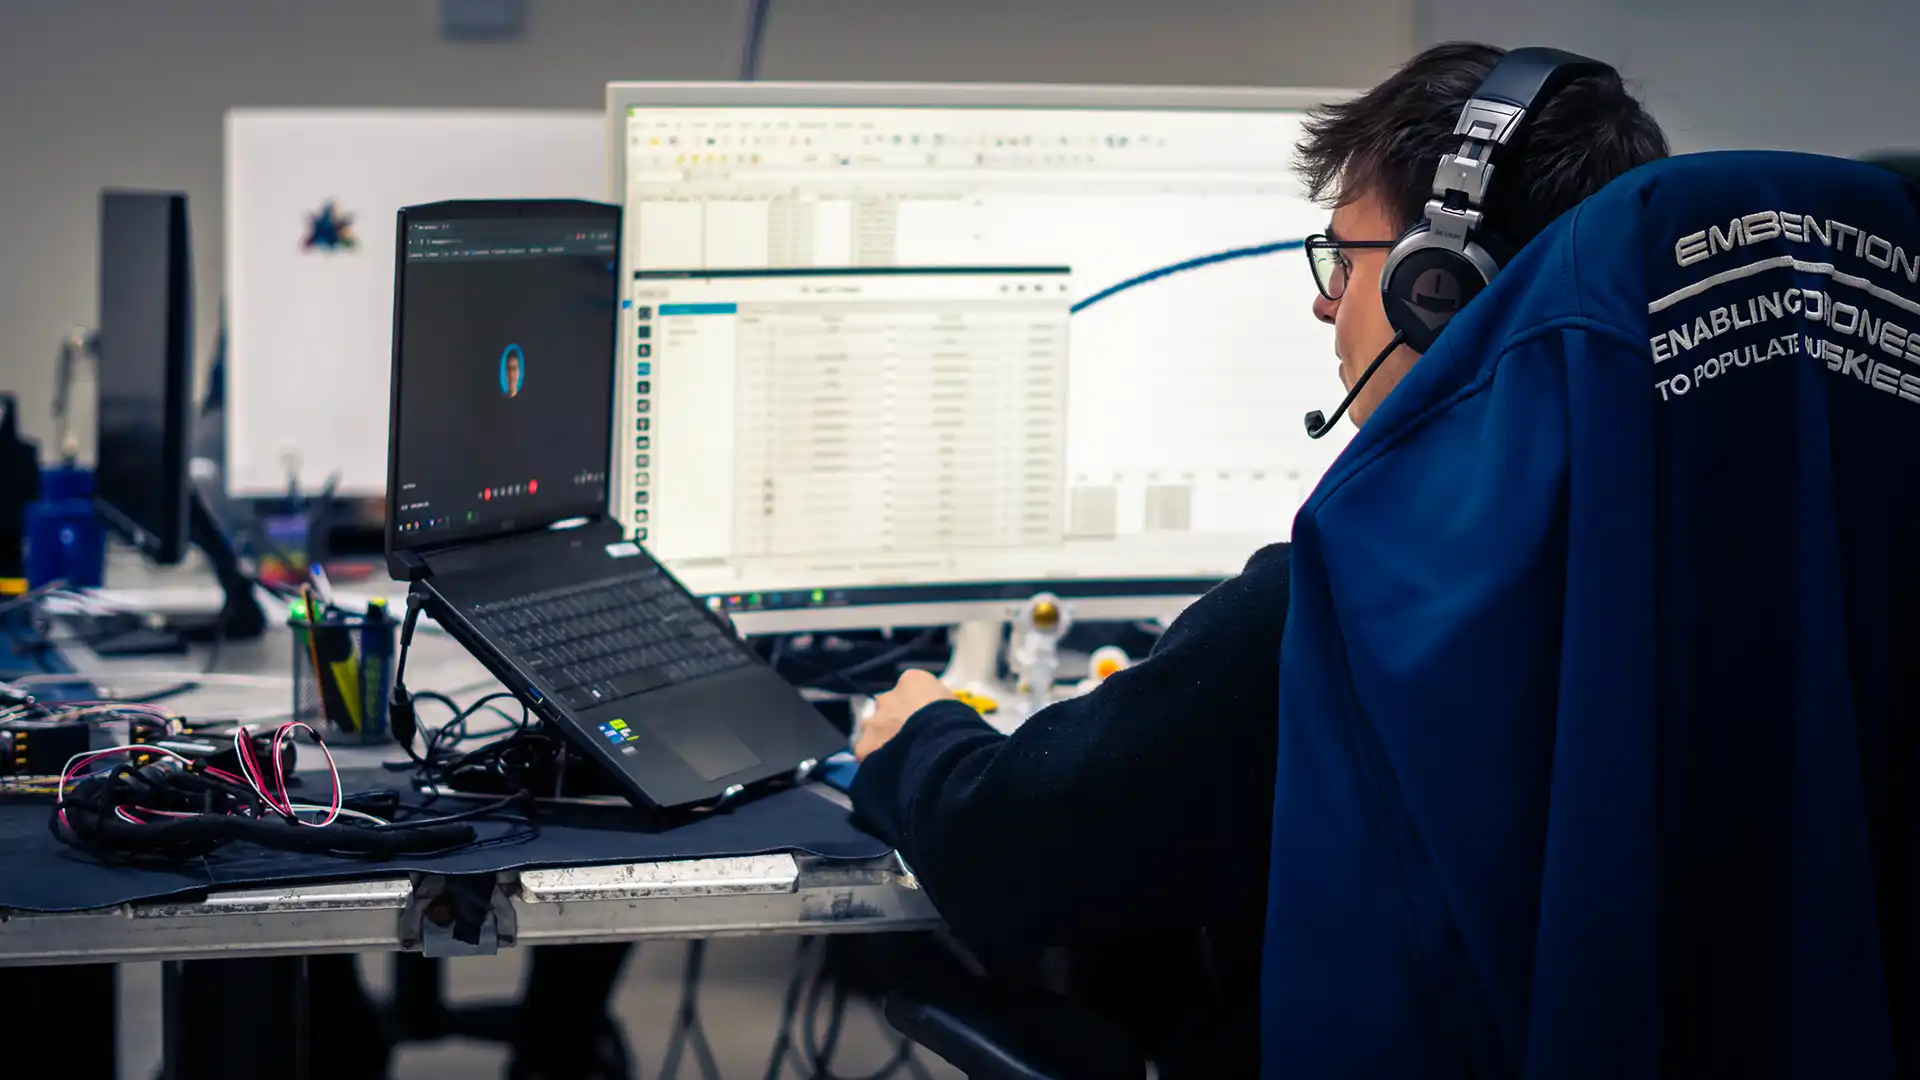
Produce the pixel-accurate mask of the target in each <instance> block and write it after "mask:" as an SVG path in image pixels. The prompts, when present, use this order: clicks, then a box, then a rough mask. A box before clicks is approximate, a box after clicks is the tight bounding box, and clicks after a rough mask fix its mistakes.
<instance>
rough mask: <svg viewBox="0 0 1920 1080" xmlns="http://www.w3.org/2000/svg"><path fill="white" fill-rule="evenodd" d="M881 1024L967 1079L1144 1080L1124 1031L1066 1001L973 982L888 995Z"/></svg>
mask: <svg viewBox="0 0 1920 1080" xmlns="http://www.w3.org/2000/svg"><path fill="white" fill-rule="evenodd" d="M885 1011H886V1017H887V1023H889V1024H891V1025H893V1029H894V1030H895V1031H898V1032H899V1033H900V1034H902V1035H904V1036H906V1037H907V1038H909V1039H911V1040H913V1041H914V1042H916V1043H918V1044H920V1046H921V1047H923V1048H925V1049H926V1050H928V1051H930V1052H932V1053H933V1054H935V1055H938V1056H939V1057H940V1058H942V1059H944V1060H945V1061H946V1062H947V1064H949V1065H952V1066H953V1067H954V1068H956V1069H959V1070H960V1071H961V1072H962V1073H964V1074H965V1075H966V1076H967V1080H1145V1077H1146V1074H1147V1069H1146V1059H1145V1058H1144V1057H1143V1056H1142V1055H1141V1053H1140V1051H1139V1050H1138V1048H1136V1047H1135V1046H1134V1044H1133V1042H1132V1040H1131V1039H1130V1038H1129V1037H1128V1036H1127V1034H1126V1032H1124V1031H1122V1030H1120V1028H1119V1027H1118V1026H1117V1025H1115V1024H1114V1023H1113V1022H1111V1021H1109V1020H1107V1019H1106V1018H1104V1017H1102V1016H1100V1015H1099V1014H1098V1013H1095V1012H1093V1011H1092V1010H1091V1009H1087V1008H1084V1007H1082V1006H1080V1005H1077V1004H1075V1003H1074V1002H1072V1001H1070V1000H1068V999H1067V998H1066V997H1065V996H1063V995H1060V994H1055V993H1051V992H1049V991H1045V990H1037V989H1033V988H1031V987H1026V986H1020V985H1017V984H1014V983H1009V982H1004V981H999V980H994V979H987V978H978V979H972V980H970V981H959V982H950V983H946V984H944V985H942V986H940V987H938V988H930V987H921V988H916V989H915V990H913V991H896V992H895V993H893V994H890V995H888V997H887V999H886V1005H885Z"/></svg>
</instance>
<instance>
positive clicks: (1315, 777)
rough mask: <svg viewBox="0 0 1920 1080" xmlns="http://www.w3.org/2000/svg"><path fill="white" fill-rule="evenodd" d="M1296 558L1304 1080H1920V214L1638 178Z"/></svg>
mask: <svg viewBox="0 0 1920 1080" xmlns="http://www.w3.org/2000/svg"><path fill="white" fill-rule="evenodd" d="M1293 539H1294V548H1293V556H1292V558H1293V567H1292V590H1293V599H1292V606H1291V610H1290V614H1289V617H1288V622H1287V627H1286V632H1285V636H1284V639H1283V644H1282V646H1281V665H1280V671H1281V675H1280V715H1279V721H1280V723H1279V760H1278V774H1277V785H1276V796H1275V804H1274V823H1273V850H1272V862H1271V867H1270V874H1271V880H1270V885H1269V893H1268V897H1269V900H1268V904H1269V908H1268V922H1267V928H1266V935H1265V944H1264V948H1265V955H1264V960H1263V967H1262V1031H1261V1037H1262V1056H1263V1059H1264V1073H1265V1075H1266V1076H1268V1077H1272V1078H1275V1080H1279V1078H1283V1077H1284V1078H1287V1080H1321V1078H1328V1080H1331V1078H1339V1080H1358V1078H1368V1077H1393V1078H1396V1080H1398V1078H1413V1077H1467V1076H1471V1077H1528V1078H1541V1080H1546V1078H1554V1080H1562V1078H1578V1077H1594V1078H1605V1080H1629V1078H1638V1077H1655V1076H1667V1077H1685V1078H1693V1077H1719V1076H1726V1077H1739V1078H1741V1080H1764V1078H1769V1077H1794V1078H1800V1077H1808V1078H1814V1077H1818V1078H1828V1077H1833V1078H1838V1077H1849V1078H1881V1077H1896V1076H1898V1077H1915V1076H1920V1047H1917V1046H1916V1035H1915V1027H1916V1021H1915V1015H1916V1011H1920V941H1917V940H1916V936H1915V924H1916V918H1915V912H1916V906H1920V891H1916V880H1915V876H1916V865H1917V864H1920V858H1917V857H1916V856H1917V854H1920V829H1916V816H1917V814H1916V798H1915V784H1916V777H1915V773H1916V764H1917V763H1920V750H1917V749H1916V747H1920V739H1916V728H1920V191H1917V190H1916V188H1915V187H1914V186H1913V185H1911V184H1909V183H1908V182H1906V181H1904V180H1902V179H1900V178H1898V177H1896V176H1894V175H1892V174H1891V173H1888V172H1884V171H1881V170H1879V169H1877V168H1875V167H1873V166H1869V165H1864V164H1859V163H1853V162H1846V161H1840V160H1835V159H1830V158H1822V157H1814V156H1806V155H1797V154H1781V153H1715V154H1701V155H1693V156H1687V157H1680V158H1674V159H1670V160H1667V161H1663V162H1659V163H1656V164H1654V165H1651V166H1648V167H1645V168H1642V169H1639V170H1637V171H1635V172H1633V173H1631V174H1629V175H1628V176H1626V177H1623V178H1622V179H1620V180H1619V181H1617V182H1615V183H1614V184H1612V185H1610V186H1609V187H1608V188H1607V189H1605V190H1604V191H1602V192H1601V193H1599V194H1598V195H1596V196H1594V197H1593V198H1591V199H1589V200H1587V201H1586V202H1585V203H1584V204H1582V205H1581V206H1580V207H1578V208H1577V209H1576V210H1574V211H1573V212H1572V213H1570V214H1569V215H1567V216H1566V217H1565V218H1563V219H1562V220H1560V221H1559V222H1557V223H1556V224H1555V225H1554V226H1553V227H1552V228H1551V229H1549V230H1548V231H1547V232H1546V233H1545V234H1543V235H1542V236H1540V237H1538V238H1536V239H1535V240H1534V241H1533V242H1532V243H1531V244H1529V245H1528V246H1527V247H1526V248H1525V249H1524V250H1523V251H1522V252H1521V254H1520V256H1519V257H1518V258H1517V259H1516V260H1515V261H1514V262H1513V263H1512V264H1511V265H1509V266H1508V267H1507V269H1506V270H1505V271H1504V272H1503V273H1502V274H1501V276H1500V277H1499V278H1498V279H1497V280H1496V281H1495V282H1494V284H1493V286H1492V287H1491V288H1490V289H1489V290H1488V291H1487V292H1486V293H1484V294H1483V295H1482V296H1481V297H1480V298H1479V299H1477V300H1476V301H1475V302H1474V303H1473V304H1472V305H1471V306H1470V307H1469V308H1468V309H1467V311H1465V312H1464V313H1462V314H1461V315H1460V316H1459V317H1458V318H1457V319H1456V320H1455V322H1454V323H1453V325H1451V326H1450V327H1449V328H1448V330H1447V332H1446V333H1445V334H1444V335H1443V336H1442V337H1441V339H1440V341H1439V342H1438V343H1437V344H1436V345H1435V347H1434V348H1433V350H1432V351H1431V352H1429V353H1428V354H1427V355H1425V356H1424V357H1422V358H1421V359H1420V361H1419V362H1418V363H1417V364H1416V365H1415V366H1414V368H1413V370H1412V371H1411V373H1409V374H1408V376H1407V377H1406V378H1405V379H1404V380H1403V381H1402V382H1401V383H1400V385H1399V386H1398V387H1397V388H1395V390H1394V391H1393V393H1392V394H1391V395H1389V396H1388V398H1387V399H1386V401H1385V402H1384V403H1383V405H1382V406H1381V407H1380V409H1379V410H1378V411H1377V412H1376V413H1375V414H1374V415H1373V416H1372V417H1371V418H1370V419H1369V420H1368V422H1367V424H1366V426H1365V427H1364V428H1362V429H1361V431H1360V432H1359V434H1358V435H1357V436H1356V437H1355V438H1354V440H1353V441H1352V443H1351V444H1350V445H1349V446H1348V447H1347V449H1346V451H1345V452H1344V453H1343V454H1342V455H1341V457H1340V459H1339V460H1338V461H1337V462H1336V463H1335V464H1334V466H1333V467H1332V468H1331V469H1330V470H1329V471H1328V473H1327V475H1326V476H1325V478H1324V479H1323V480H1322V482H1321V483H1320V485H1319V487H1318V488H1317V489H1316V491H1315V492H1314V494H1313V495H1312V497H1311V498H1310V499H1309V500H1308V502H1307V503H1306V505H1305V506H1304V507H1303V508H1302V510H1301V511H1300V514H1299V517H1298V519H1297V520H1296V522H1295V524H1294V530H1293Z"/></svg>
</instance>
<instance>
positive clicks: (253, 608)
mask: <svg viewBox="0 0 1920 1080" xmlns="http://www.w3.org/2000/svg"><path fill="white" fill-rule="evenodd" d="M187 539H188V541H189V542H190V543H192V544H193V546H194V547H197V548H199V549H200V552H201V554H203V555H205V556H206V557H207V565H208V566H210V567H212V568H213V576H214V580H216V581H218V582H219V583H220V597H221V600H220V613H219V614H218V615H215V616H214V617H213V618H212V619H211V620H210V621H208V622H206V623H205V624H204V625H197V626H186V627H180V628H178V629H179V632H180V634H181V635H182V636H183V637H185V638H187V639H188V640H190V641H214V640H217V639H219V640H226V641H251V640H253V639H254V638H257V637H259V636H260V635H261V634H263V633H265V632H266V629H267V613H266V612H265V611H263V610H261V607H260V600H259V598H258V597H256V596H255V595H254V592H253V579H252V578H250V577H248V576H247V575H246V573H245V571H243V570H241V569H240V555H239V553H238V552H236V551H234V550H233V543H232V542H231V541H229V540H228V539H227V534H226V533H224V532H222V531H221V530H220V523H219V522H218V521H215V520H214V517H213V507H211V506H209V505H208V504H207V499H206V496H204V495H202V494H201V493H200V488H199V486H198V485H195V484H189V485H188V486H187Z"/></svg>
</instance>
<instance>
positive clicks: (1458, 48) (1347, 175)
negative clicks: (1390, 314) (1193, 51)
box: [1297, 42, 1668, 248]
mask: <svg viewBox="0 0 1920 1080" xmlns="http://www.w3.org/2000/svg"><path fill="white" fill-rule="evenodd" d="M1504 55H1506V50H1504V49H1498V48H1495V47H1493V46H1491V45H1479V44H1474V43H1471V42H1449V43H1447V44H1444V45H1435V46H1434V47H1433V48H1431V49H1428V50H1426V51H1425V52H1423V53H1421V54H1420V55H1418V56H1416V57H1414V58H1413V59H1412V60H1409V61H1408V62H1407V63H1406V65H1405V66H1404V67H1402V68H1401V69H1400V70H1399V71H1396V72H1394V73H1393V74H1392V75H1391V76H1389V77H1388V78H1387V80H1386V81H1385V82H1383V83H1381V84H1380V85H1378V86H1376V87H1374V88H1373V89H1372V90H1369V91H1367V92H1366V93H1365V94H1363V95H1362V96H1360V97H1357V98H1354V99H1352V100H1349V101H1343V102H1340V103H1339V104H1336V105H1327V106H1323V107H1321V108H1318V109H1315V110H1314V111H1313V113H1312V114H1311V116H1310V118H1309V120H1308V122H1307V125H1306V137H1305V138H1304V139H1303V140H1302V141H1301V144H1300V150H1299V160H1298V165H1297V168H1298V169H1299V172H1300V176H1301V179H1303V180H1304V181H1305V182H1306V185H1307V192H1308V194H1309V195H1310V196H1311V197H1312V198H1313V199H1314V200H1315V201H1316V202H1321V203H1327V204H1331V205H1335V206H1338V205H1341V204H1344V203H1348V202H1351V201H1352V200H1354V199H1356V198H1359V197H1360V196H1362V195H1364V194H1366V193H1368V192H1372V193H1374V194H1375V195H1376V196H1377V197H1379V198H1381V199H1383V200H1384V201H1385V202H1386V204H1387V207H1388V209H1389V210H1390V211H1391V212H1392V213H1393V214H1394V217H1395V219H1396V225H1397V227H1398V228H1400V229H1406V228H1408V227H1409V226H1411V225H1412V224H1413V223H1414V222H1415V221H1418V220H1419V218H1420V215H1421V213H1422V212H1423V209H1424V207H1425V206H1426V203H1427V199H1428V198H1430V197H1431V193H1432V190H1433V172H1434V169H1435V167H1436V166H1438V165H1439V164H1440V158H1441V155H1443V154H1448V153H1452V152H1453V151H1455V150H1458V149H1459V148H1460V137H1459V136H1458V135H1455V134H1454V133H1453V128H1454V124H1455V123H1456V122H1458V121H1459V119H1460V110H1461V109H1462V108H1463V107H1464V106H1465V105H1466V103H1467V100H1468V99H1469V98H1471V97H1472V96H1473V92H1474V91H1475V90H1476V89H1478V88H1479V86H1480V82H1481V80H1483V79H1485V78H1486V75H1487V72H1488V71H1490V70H1492V68H1493V65H1494V63H1495V62H1496V61H1498V60H1499V59H1500V57H1502V56H1504ZM1667 152H1668V151H1667V137H1666V135H1665V134H1664V133H1662V132H1661V130H1660V125H1659V124H1656V123H1654V120H1653V117H1651V116H1649V115H1648V114H1647V111H1646V109H1644V108H1642V107H1641V105H1640V102H1639V101H1638V100H1636V99H1635V98H1634V96H1633V95H1632V94H1631V93H1629V92H1628V90H1627V87H1626V85H1625V84H1624V83H1622V82H1621V81H1620V77H1619V76H1618V75H1615V74H1611V73H1608V74H1604V75H1597V76H1587V77H1584V78H1580V79H1576V80H1574V81H1573V82H1571V83H1568V84H1567V85H1566V87H1564V88H1563V89H1561V91H1560V92H1559V93H1557V94H1555V95H1554V96H1553V97H1552V98H1551V99H1549V100H1548V102H1547V104H1546V105H1545V106H1544V107H1542V108H1541V109H1540V110H1539V112H1538V113H1536V114H1535V115H1534V116H1533V117H1531V118H1530V119H1529V121H1528V123H1527V126H1526V128H1525V130H1523V131H1522V132H1521V138H1520V140H1519V141H1518V142H1516V143H1513V144H1512V145H1510V146H1508V147H1507V149H1506V150H1505V151H1504V152H1503V153H1502V155H1501V156H1500V157H1498V158H1496V159H1495V166H1494V174H1493V184H1492V187H1491V188H1490V189H1489V191H1488V192H1487V201H1486V210H1487V227H1488V228H1489V229H1490V230H1491V231H1492V232H1493V233H1494V234H1495V235H1496V236H1498V237H1500V238H1501V239H1502V240H1503V241H1505V242H1506V243H1507V244H1508V245H1510V246H1512V247H1515V248H1517V247H1519V246H1520V245H1523V244H1525V243H1526V242H1527V241H1529V240H1531V239H1533V238H1534V236H1536V235H1537V234H1539V232H1540V230H1542V229H1544V228H1546V227H1547V226H1548V225H1549V224H1551V223H1552V222H1553V220H1554V219H1555V218H1557V217H1559V216H1560V215H1561V214H1564V213H1566V212H1567V211H1568V210H1570V209H1572V208H1573V207H1574V206H1575V205H1576V204H1577V203H1579V202H1580V201H1581V200H1582V199H1585V198H1586V197H1587V196H1589V195H1591V194H1593V193H1594V192H1596V191H1598V190H1600V189H1601V188H1603V187H1605V186H1606V185H1607V183H1608V182H1609V181H1611V180H1613V179H1614V178H1615V177H1617V176H1619V175H1620V174H1622V173H1625V172H1628V171H1629V170H1631V169H1633V168H1635V167H1637V166H1640V165H1644V164H1646V163H1647V162H1649V161H1654V160H1656V159H1659V158H1663V157H1666V156H1667ZM1357 239H1375V238H1374V237H1364V238H1357Z"/></svg>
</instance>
